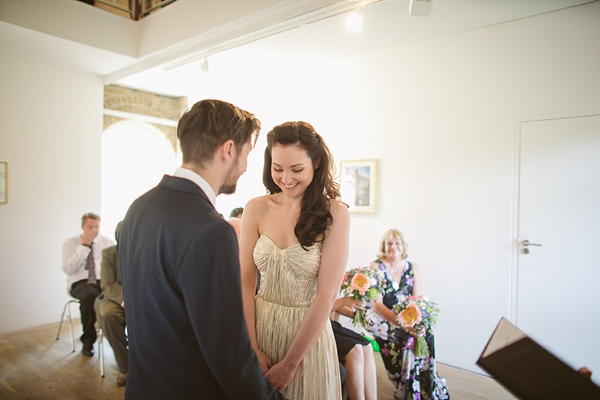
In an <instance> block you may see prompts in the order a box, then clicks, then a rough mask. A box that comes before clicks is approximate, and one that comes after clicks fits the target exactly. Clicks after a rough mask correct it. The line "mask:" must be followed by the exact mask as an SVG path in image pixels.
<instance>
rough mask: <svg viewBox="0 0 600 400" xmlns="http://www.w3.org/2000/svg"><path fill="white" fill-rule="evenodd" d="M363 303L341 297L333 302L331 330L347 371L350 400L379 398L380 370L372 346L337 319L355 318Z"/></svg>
mask: <svg viewBox="0 0 600 400" xmlns="http://www.w3.org/2000/svg"><path fill="white" fill-rule="evenodd" d="M363 307H364V304H363V302H361V301H360V300H353V299H352V298H350V297H341V298H339V299H337V300H336V301H335V302H334V303H333V309H332V312H331V327H332V328H333V336H334V337H335V344H336V347H337V352H338V359H339V360H340V361H341V362H342V363H343V364H344V368H345V369H346V379H345V381H344V382H345V384H346V389H347V390H348V396H349V397H350V400H376V399H377V369H376V367H375V355H374V354H373V347H371V343H370V342H369V341H368V340H367V339H365V338H364V337H362V336H361V335H359V334H358V333H356V332H354V331H353V330H351V329H347V328H344V327H343V326H342V325H341V324H340V323H339V322H337V317H338V315H339V314H342V315H345V316H347V317H350V318H352V317H353V316H354V312H355V311H356V309H359V308H360V309H362V308H363Z"/></svg>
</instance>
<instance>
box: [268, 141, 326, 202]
mask: <svg viewBox="0 0 600 400" xmlns="http://www.w3.org/2000/svg"><path fill="white" fill-rule="evenodd" d="M271 156H272V162H271V177H272V178H273V181H274V182H275V184H276V185H277V186H279V188H281V191H282V192H283V194H284V195H285V196H288V197H298V196H302V195H303V194H304V192H305V191H306V188H307V187H308V186H309V185H310V183H311V182H312V180H313V177H314V175H315V169H314V167H313V163H312V160H311V159H310V157H309V156H308V154H307V153H306V150H304V149H303V148H302V147H300V146H298V145H291V146H280V145H276V146H273V148H272V149H271Z"/></svg>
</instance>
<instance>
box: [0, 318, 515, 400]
mask: <svg viewBox="0 0 600 400" xmlns="http://www.w3.org/2000/svg"><path fill="white" fill-rule="evenodd" d="M73 326H74V330H75V341H76V351H75V353H72V352H71V340H70V338H69V328H68V326H67V325H66V324H63V328H62V332H61V335H60V339H59V340H58V341H57V340H55V339H56V332H57V330H58V323H56V324H49V325H44V326H41V327H37V328H32V329H28V330H24V331H19V332H12V333H5V334H3V335H0V399H7V400H8V399H11V400H12V399H20V400H25V399H28V400H34V399H39V400H42V399H65V400H70V399H73V400H86V399H90V400H91V399H94V400H96V399H98V400H104V399H106V400H108V399H119V400H120V399H123V397H124V395H125V389H124V388H122V387H117V385H116V379H117V373H118V370H117V364H116V362H115V358H114V355H113V352H112V349H111V347H110V345H109V344H108V342H107V341H106V339H105V340H104V357H105V359H104V365H105V369H106V376H105V377H104V378H102V377H100V358H99V354H98V347H97V344H96V345H95V354H94V356H93V357H91V358H89V357H85V356H83V355H82V354H81V342H79V340H78V339H77V338H78V336H79V335H81V324H80V322H79V319H76V320H75V319H74V320H73ZM376 357H377V381H378V382H377V384H378V398H379V400H392V399H393V386H392V384H391V383H390V381H389V380H388V379H387V375H386V372H385V368H384V367H383V362H382V361H381V358H380V357H379V356H376ZM438 370H439V372H440V374H442V375H443V376H444V377H445V378H446V381H447V384H448V390H449V391H450V396H451V398H452V399H453V400H514V399H515V397H513V396H511V395H510V394H509V393H508V392H507V391H506V390H504V389H503V388H502V387H501V386H500V385H498V384H497V383H496V382H495V381H494V380H493V379H490V378H488V377H486V376H482V375H478V374H473V373H470V372H466V371H462V370H459V369H456V368H452V367H448V366H444V365H439V364H438Z"/></svg>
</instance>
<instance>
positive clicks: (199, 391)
mask: <svg viewBox="0 0 600 400" xmlns="http://www.w3.org/2000/svg"><path fill="white" fill-rule="evenodd" d="M259 130H260V122H259V121H258V119H256V117H254V115H253V114H250V113H249V112H247V111H244V110H241V109H239V108H238V107H236V106H234V105H232V104H229V103H226V102H223V101H218V100H202V101H200V102H198V103H196V104H194V106H193V107H192V108H191V109H190V110H189V111H187V112H186V113H185V114H184V115H183V116H182V117H181V119H180V120H179V124H178V126H177V137H178V138H179V141H180V144H181V152H182V154H183V165H182V166H181V167H180V168H179V169H177V171H175V174H173V176H168V175H165V176H164V177H163V179H162V180H161V182H160V183H159V184H158V186H157V187H155V188H154V189H152V190H150V191H149V192H148V193H146V194H144V195H143V196H141V197H140V198H138V199H137V200H136V201H134V202H133V204H132V205H131V207H130V208H129V211H128V212H127V215H126V216H125V219H124V221H123V225H122V227H121V233H120V236H119V258H120V265H121V283H122V287H123V294H124V302H125V313H126V315H127V326H128V335H129V372H128V376H127V387H126V391H125V398H126V399H127V400H133V399H143V400H151V399H161V400H163V399H170V400H171V399H186V400H187V399H210V400H218V399H257V400H258V399H283V398H284V397H283V396H282V395H281V393H279V392H277V391H276V390H275V389H273V387H272V386H271V385H270V384H269V383H268V382H267V381H266V380H265V379H264V377H263V374H262V373H261V370H260V367H259V364H258V360H257V358H256V356H255V354H254V351H253V350H252V348H251V347H250V339H249V337H248V332H247V330H246V323H245V321H244V314H243V310H242V295H241V286H240V270H239V258H238V245H237V240H236V235H235V232H234V230H233V228H232V227H231V225H229V224H228V223H227V221H225V220H224V219H223V218H222V217H221V216H220V215H219V213H217V211H216V210H215V208H214V204H215V199H216V196H217V195H218V194H220V193H233V192H234V191H235V187H236V183H237V180H238V178H239V177H240V176H241V175H242V174H243V173H244V172H245V170H246V165H247V158H248V153H249V152H250V150H251V149H252V147H253V145H254V143H255V141H256V137H257V136H258V132H259Z"/></svg>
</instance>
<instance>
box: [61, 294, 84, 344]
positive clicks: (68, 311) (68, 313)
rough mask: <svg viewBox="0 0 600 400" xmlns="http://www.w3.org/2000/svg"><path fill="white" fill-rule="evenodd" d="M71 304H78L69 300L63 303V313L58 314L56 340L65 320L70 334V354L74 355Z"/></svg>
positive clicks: (76, 301)
mask: <svg viewBox="0 0 600 400" xmlns="http://www.w3.org/2000/svg"><path fill="white" fill-rule="evenodd" d="M71 303H79V301H78V300H69V301H67V302H66V303H65V306H64V307H63V312H62V314H60V324H58V332H56V340H58V338H59V336H60V330H61V329H62V324H63V321H65V319H66V320H67V323H68V324H69V331H70V333H71V348H72V349H73V350H72V352H73V353H75V335H74V334H73V321H72V319H71Z"/></svg>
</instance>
